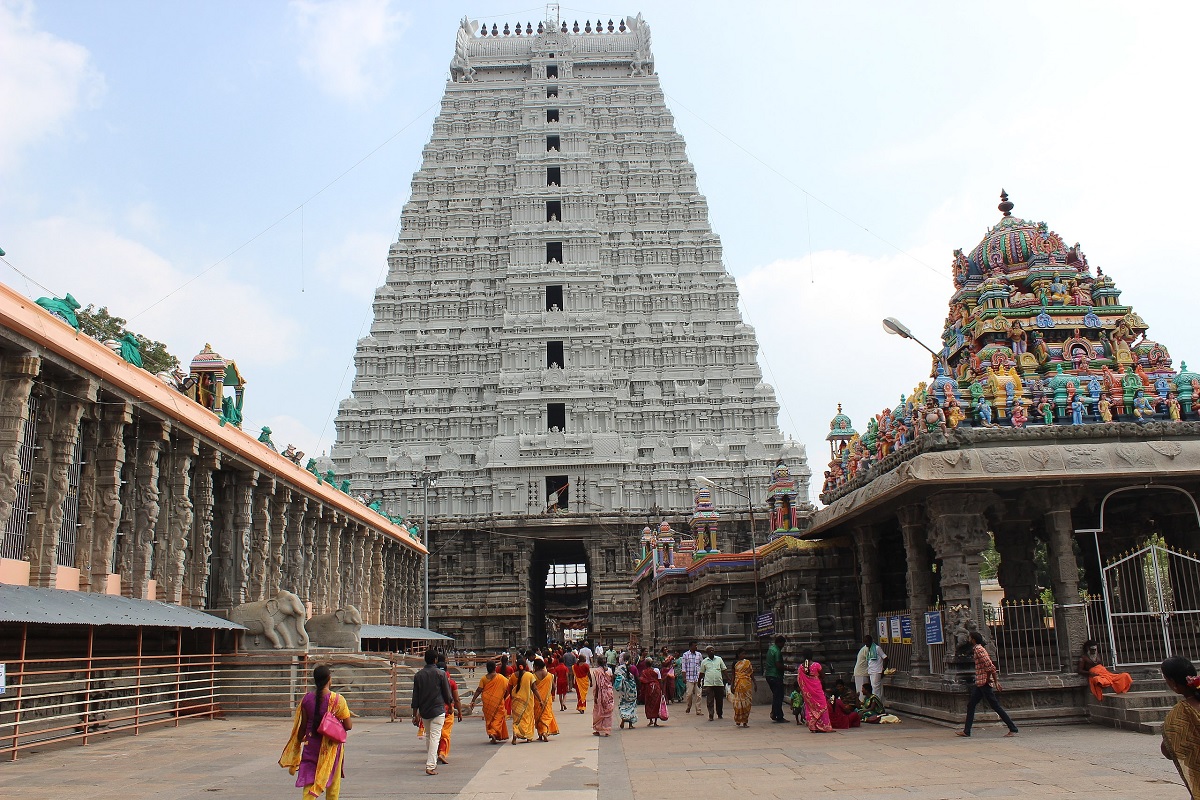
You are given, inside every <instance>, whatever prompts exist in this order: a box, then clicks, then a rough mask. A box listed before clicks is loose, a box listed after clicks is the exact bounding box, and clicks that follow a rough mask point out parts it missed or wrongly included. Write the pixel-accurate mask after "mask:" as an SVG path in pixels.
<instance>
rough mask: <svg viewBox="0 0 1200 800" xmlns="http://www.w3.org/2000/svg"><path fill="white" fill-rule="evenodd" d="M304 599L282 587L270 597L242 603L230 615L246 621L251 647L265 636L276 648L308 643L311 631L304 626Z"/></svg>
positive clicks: (245, 640) (299, 646) (234, 619)
mask: <svg viewBox="0 0 1200 800" xmlns="http://www.w3.org/2000/svg"><path fill="white" fill-rule="evenodd" d="M304 617H305V609H304V603H302V602H301V601H300V598H299V597H297V596H296V595H295V594H293V593H292V592H289V591H286V590H281V591H280V592H279V593H278V594H277V595H275V596H274V597H272V598H270V599H269V600H256V601H254V602H252V603H242V604H241V605H240V606H234V607H233V608H232V609H230V611H229V619H230V621H232V622H237V623H239V624H241V625H245V626H246V629H247V631H246V632H247V634H248V636H247V637H246V638H245V639H243V643H244V644H245V645H246V647H247V648H248V649H251V648H253V646H254V644H256V643H257V637H259V636H263V637H265V638H266V640H267V641H268V642H270V643H271V647H273V648H275V649H276V650H279V649H282V648H284V647H287V648H304V647H308V632H307V631H306V630H305V629H304Z"/></svg>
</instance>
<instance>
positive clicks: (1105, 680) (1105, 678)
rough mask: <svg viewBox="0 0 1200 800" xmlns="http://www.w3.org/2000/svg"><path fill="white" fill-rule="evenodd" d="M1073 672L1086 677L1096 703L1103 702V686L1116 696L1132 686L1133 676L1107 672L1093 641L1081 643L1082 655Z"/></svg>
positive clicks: (1098, 649)
mask: <svg viewBox="0 0 1200 800" xmlns="http://www.w3.org/2000/svg"><path fill="white" fill-rule="evenodd" d="M1075 671H1076V672H1078V673H1079V674H1080V675H1086V676H1087V679H1088V685H1089V686H1090V687H1091V689H1092V694H1093V695H1094V696H1095V698H1096V702H1097V703H1102V702H1104V687H1105V686H1110V687H1112V690H1113V691H1114V692H1116V693H1117V694H1124V693H1125V692H1128V691H1129V687H1130V686H1133V676H1132V675H1130V674H1129V673H1128V672H1109V671H1108V667H1106V666H1104V665H1103V664H1101V663H1100V645H1099V643H1097V642H1096V640H1095V639H1088V640H1087V641H1086V642H1084V643H1083V655H1081V656H1080V657H1079V666H1077V667H1076V668H1075Z"/></svg>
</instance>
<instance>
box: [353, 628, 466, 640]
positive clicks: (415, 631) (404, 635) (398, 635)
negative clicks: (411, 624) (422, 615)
mask: <svg viewBox="0 0 1200 800" xmlns="http://www.w3.org/2000/svg"><path fill="white" fill-rule="evenodd" d="M358 638H360V639H420V640H422V641H429V640H435V641H447V642H450V641H454V640H453V638H452V637H450V636H446V635H444V634H441V633H434V632H433V631H431V630H429V629H428V628H406V627H404V626H402V625H363V626H362V627H361V628H359V629H358Z"/></svg>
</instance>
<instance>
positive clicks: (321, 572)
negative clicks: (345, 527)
mask: <svg viewBox="0 0 1200 800" xmlns="http://www.w3.org/2000/svg"><path fill="white" fill-rule="evenodd" d="M338 516H339V515H338V514H337V513H336V512H334V511H331V510H329V509H326V513H324V514H322V515H321V519H320V520H318V521H317V569H316V572H317V593H316V597H315V598H313V612H314V613H316V614H328V613H330V612H332V611H336V610H337V604H335V603H334V602H333V593H332V591H331V587H332V585H333V580H332V578H331V577H330V574H329V551H330V544H329V541H330V537H331V536H332V534H333V529H334V526H336V525H337V524H338Z"/></svg>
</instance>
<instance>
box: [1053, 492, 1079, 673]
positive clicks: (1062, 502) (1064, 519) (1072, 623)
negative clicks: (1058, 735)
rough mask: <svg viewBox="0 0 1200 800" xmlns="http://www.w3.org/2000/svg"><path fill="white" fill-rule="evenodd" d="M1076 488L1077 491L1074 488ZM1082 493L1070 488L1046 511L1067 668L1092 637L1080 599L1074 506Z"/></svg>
mask: <svg viewBox="0 0 1200 800" xmlns="http://www.w3.org/2000/svg"><path fill="white" fill-rule="evenodd" d="M1072 489H1074V491H1072ZM1081 494H1082V492H1081V491H1080V490H1079V489H1077V488H1075V487H1066V488H1064V489H1063V490H1062V491H1061V492H1055V493H1054V496H1053V497H1047V498H1046V500H1047V501H1048V503H1047V505H1046V509H1047V510H1046V514H1045V526H1046V544H1047V545H1048V549H1049V554H1048V555H1049V561H1050V585H1051V587H1052V589H1053V591H1054V602H1055V603H1056V604H1057V605H1058V611H1057V615H1056V618H1055V627H1056V628H1057V632H1058V652H1059V653H1060V654H1062V655H1063V658H1064V661H1065V663H1064V664H1063V665H1062V667H1063V669H1065V670H1071V669H1072V668H1073V666H1074V664H1075V659H1076V658H1078V656H1079V654H1080V653H1081V652H1082V649H1083V643H1084V642H1085V641H1087V638H1088V628H1087V610H1086V608H1085V607H1084V603H1083V601H1082V600H1081V599H1080V598H1079V564H1078V562H1077V561H1076V559H1075V548H1074V543H1075V526H1074V524H1073V523H1072V521H1071V507H1072V506H1073V505H1074V504H1075V502H1077V500H1078V498H1079V496H1080V495H1081Z"/></svg>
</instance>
